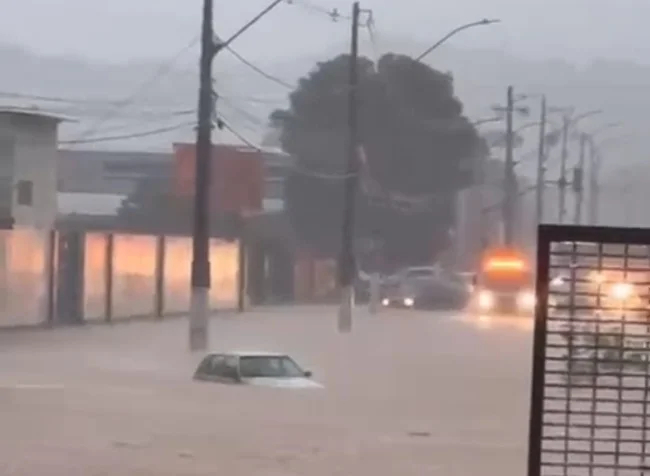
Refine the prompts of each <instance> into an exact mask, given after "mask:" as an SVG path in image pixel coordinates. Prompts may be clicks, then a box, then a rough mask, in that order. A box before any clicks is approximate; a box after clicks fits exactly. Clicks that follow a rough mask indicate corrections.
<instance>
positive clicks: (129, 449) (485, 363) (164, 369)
mask: <svg viewBox="0 0 650 476" xmlns="http://www.w3.org/2000/svg"><path fill="white" fill-rule="evenodd" d="M357 316H358V317H357V319H356V321H355V326H354V331H353V333H352V334H350V335H340V334H338V333H337V331H336V322H335V319H336V309H335V308H334V307H296V308H283V307H280V308H270V309H263V310H256V311H253V312H250V313H247V314H245V315H243V316H237V317H234V316H223V317H219V318H215V319H213V320H212V321H211V348H212V349H213V350H219V351H226V350H264V351H280V352H287V353H289V354H291V355H292V356H293V357H294V358H295V359H296V360H297V361H298V362H299V363H300V364H301V365H302V366H303V367H304V368H306V369H309V370H311V371H313V373H314V377H313V378H314V380H316V381H318V382H320V383H322V384H323V385H324V389H309V390H289V389H274V388H260V387H245V386H228V385H218V384H211V383H197V382H193V381H192V380H191V376H192V373H193V371H194V368H195V366H196V364H197V363H198V361H199V360H200V358H201V355H189V354H188V352H187V351H186V347H187V323H186V321H185V320H180V319H179V320H170V321H167V322H163V323H131V324H123V325H118V326H115V327H102V326H96V327H95V326H89V327H84V328H75V329H59V330H54V331H33V332H8V333H5V334H2V335H0V353H1V358H2V362H3V365H2V366H1V369H0V418H1V421H2V430H1V432H0V435H1V439H0V474H2V475H42V474H66V475H70V476H73V475H80V476H81V475H83V476H90V475H100V474H102V475H103V474H111V475H112V474H128V475H170V476H171V475H208V474H209V475H214V474H224V475H225V474H227V475H229V476H239V475H241V476H244V475H246V476H251V475H265V476H266V475H269V476H271V475H273V476H275V475H278V476H280V475H304V476H311V475H314V476H320V475H323V476H325V475H327V476H334V475H346V476H349V475H372V476H383V475H386V476H388V475H397V474H399V475H404V476H408V475H423V474H438V475H445V476H450V475H463V476H464V475H468V476H469V475H476V474H479V473H487V474H499V475H503V476H511V475H512V476H515V475H520V474H522V473H523V472H524V470H525V459H526V445H527V442H526V437H527V414H528V391H529V368H530V358H531V350H530V349H531V331H530V329H529V328H526V326H513V325H506V324H503V325H501V323H498V322H496V323H491V324H492V325H485V324H486V323H485V322H478V321H476V320H473V319H470V318H468V316H462V315H453V314H444V313H431V312H399V311H385V312H383V313H382V314H380V315H378V316H374V317H371V316H369V315H367V314H366V313H365V311H362V310H360V311H359V312H358V314H357Z"/></svg>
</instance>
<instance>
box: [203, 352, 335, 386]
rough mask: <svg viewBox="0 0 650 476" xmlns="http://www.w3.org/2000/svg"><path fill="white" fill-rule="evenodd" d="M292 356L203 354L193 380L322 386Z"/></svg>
mask: <svg viewBox="0 0 650 476" xmlns="http://www.w3.org/2000/svg"><path fill="white" fill-rule="evenodd" d="M311 376H312V374H311V372H310V371H307V370H303V369H302V368H301V367H300V366H299V365H298V364H297V363H296V362H295V361H294V360H293V359H292V358H291V357H289V356H288V355H286V354H282V353H275V352H224V353H210V354H208V355H206V356H205V357H204V358H203V360H202V361H201V363H200V364H199V367H198V368H197V369H196V372H195V373H194V380H200V381H204V382H215V383H224V384H240V385H256V386H264V387H281V388H322V387H323V386H322V385H321V384H319V383H317V382H314V381H313V380H312V379H311Z"/></svg>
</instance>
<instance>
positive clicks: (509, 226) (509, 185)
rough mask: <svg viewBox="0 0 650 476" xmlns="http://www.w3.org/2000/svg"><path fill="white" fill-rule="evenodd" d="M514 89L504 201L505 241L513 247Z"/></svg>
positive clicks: (508, 125) (508, 120)
mask: <svg viewBox="0 0 650 476" xmlns="http://www.w3.org/2000/svg"><path fill="white" fill-rule="evenodd" d="M514 103H515V99H514V88H513V87H512V86H508V97H507V105H506V163H505V183H504V191H505V197H504V200H503V241H504V244H506V245H512V244H513V241H514V215H515V213H514V211H515V199H516V198H515V194H516V190H515V188H516V184H515V161H514V150H513V149H514V137H513V135H514V134H513V131H512V115H513V110H514V105H515V104H514Z"/></svg>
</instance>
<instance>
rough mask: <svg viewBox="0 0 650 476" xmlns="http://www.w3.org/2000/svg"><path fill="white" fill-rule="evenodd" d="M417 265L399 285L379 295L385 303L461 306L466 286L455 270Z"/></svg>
mask: <svg viewBox="0 0 650 476" xmlns="http://www.w3.org/2000/svg"><path fill="white" fill-rule="evenodd" d="M431 270H432V268H429V269H427V270H425V269H424V268H419V269H418V271H417V272H415V273H413V274H411V277H410V278H409V279H406V280H404V281H402V282H401V283H400V285H399V286H397V287H395V288H393V289H390V290H387V291H386V292H385V294H384V295H383V297H382V305H383V306H385V307H397V308H403V309H430V310H433V309H438V310H442V309H454V310H456V309H463V308H464V307H465V306H466V305H467V303H468V302H469V298H470V287H469V286H468V285H467V283H466V282H464V281H463V279H462V278H461V277H460V276H459V275H457V274H455V273H451V272H448V271H444V270H441V269H435V268H433V273H432V272H431Z"/></svg>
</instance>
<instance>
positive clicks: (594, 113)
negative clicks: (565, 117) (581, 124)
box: [571, 109, 605, 126]
mask: <svg viewBox="0 0 650 476" xmlns="http://www.w3.org/2000/svg"><path fill="white" fill-rule="evenodd" d="M603 112H605V111H603V110H602V109H594V110H593V111H587V112H585V113H582V114H580V115H579V116H576V117H574V118H573V119H571V125H572V126H575V125H576V124H577V123H578V121H581V120H583V119H586V118H588V117H591V116H597V115H598V114H602V113H603Z"/></svg>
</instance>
